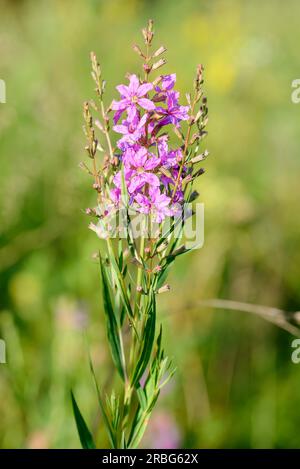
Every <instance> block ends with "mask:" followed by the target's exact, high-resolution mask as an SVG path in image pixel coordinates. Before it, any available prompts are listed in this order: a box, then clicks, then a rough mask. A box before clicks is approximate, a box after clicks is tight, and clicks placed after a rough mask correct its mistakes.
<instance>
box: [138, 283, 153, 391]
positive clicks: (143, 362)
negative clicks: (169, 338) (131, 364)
mask: <svg viewBox="0 0 300 469" xmlns="http://www.w3.org/2000/svg"><path fill="white" fill-rule="evenodd" d="M147 314H148V319H147V322H146V326H145V331H144V336H143V346H142V350H141V354H140V357H139V359H138V363H137V365H136V368H135V371H134V374H133V378H132V385H133V386H136V384H137V383H138V382H139V380H140V379H141V377H142V375H143V373H144V371H145V370H146V368H147V366H148V364H149V360H150V357H151V352H152V348H153V343H154V339H155V325H156V301H155V294H154V292H153V291H152V293H151V294H150V296H149V305H148V308H147Z"/></svg>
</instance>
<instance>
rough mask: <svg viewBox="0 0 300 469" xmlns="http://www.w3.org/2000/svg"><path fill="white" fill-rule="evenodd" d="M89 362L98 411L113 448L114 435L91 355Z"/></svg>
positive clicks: (114, 443)
mask: <svg viewBox="0 0 300 469" xmlns="http://www.w3.org/2000/svg"><path fill="white" fill-rule="evenodd" d="M89 362H90V370H91V373H92V377H93V380H94V384H95V388H96V392H97V397H98V403H99V407H100V411H101V414H102V418H103V421H104V425H105V428H106V431H107V434H108V438H109V441H110V444H111V446H112V447H113V448H116V447H117V445H116V439H115V435H114V432H113V430H112V427H111V425H110V422H109V418H108V416H107V413H106V410H105V407H104V404H103V402H102V397H101V393H100V389H99V386H98V382H97V378H96V374H95V370H94V366H93V362H92V359H91V357H89Z"/></svg>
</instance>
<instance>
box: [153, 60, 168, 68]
mask: <svg viewBox="0 0 300 469" xmlns="http://www.w3.org/2000/svg"><path fill="white" fill-rule="evenodd" d="M166 63H167V61H166V59H160V60H159V61H158V62H155V64H153V65H152V70H157V69H158V68H160V67H162V66H163V65H165V64H166Z"/></svg>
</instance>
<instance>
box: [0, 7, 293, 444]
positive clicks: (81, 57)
mask: <svg viewBox="0 0 300 469" xmlns="http://www.w3.org/2000/svg"><path fill="white" fill-rule="evenodd" d="M0 12H1V13H0V14H1V24H0V47H1V59H0V79H1V80H4V81H5V84H6V103H5V104H2V103H0V156H1V170H0V217H1V218H0V220H1V224H0V289H1V294H0V339H4V340H5V342H6V353H7V363H6V364H0V402H1V403H0V447H1V448H12V447H17V448H18V447H26V448H28V447H29V448H41V447H42V448H74V447H79V440H78V436H77V432H76V428H75V424H74V421H73V415H72V409H71V405H70V389H71V388H72V389H74V391H75V394H76V397H77V400H78V402H79V404H80V407H81V409H82V411H83V413H84V415H85V416H86V419H87V421H88V422H89V423H90V426H91V427H92V429H93V431H94V432H95V435H96V440H97V443H98V446H100V447H101V446H102V447H105V446H106V445H107V440H106V436H105V430H104V428H103V425H102V422H101V418H100V416H99V415H98V414H97V413H96V412H95V411H96V409H97V398H96V395H95V392H94V389H93V384H92V380H91V377H90V374H89V367H88V354H87V343H88V346H89V348H90V349H91V354H92V356H93V359H94V362H95V366H96V369H97V375H98V377H99V381H100V382H101V384H102V385H103V386H105V383H106V380H107V378H108V376H109V375H110V372H111V368H112V365H111V361H110V357H109V353H108V347H107V342H106V337H105V330H104V327H103V320H104V317H103V311H102V302H101V294H100V288H99V286H100V285H99V271H98V265H97V263H95V261H93V259H92V254H93V252H94V251H95V250H97V248H98V247H99V240H98V239H97V237H96V236H95V234H94V233H92V232H91V231H90V230H88V228H87V225H88V219H87V218H86V216H85V215H84V214H83V210H84V209H85V208H86V207H87V206H90V205H91V204H92V203H93V198H94V193H93V191H92V189H91V187H90V180H89V179H88V178H87V177H86V176H85V175H84V173H82V172H81V171H80V170H79V169H78V164H79V162H80V161H81V160H83V159H84V158H85V154H84V150H83V147H84V136H83V133H82V129H81V127H82V107H81V106H82V102H83V101H84V100H85V99H89V98H91V97H93V83H92V80H91V77H90V64H89V52H90V51H91V50H94V51H95V52H96V53H97V55H98V58H99V59H100V61H101V65H102V69H103V74H104V76H105V78H106V80H107V95H106V99H107V103H109V102H110V100H111V99H112V98H113V97H115V96H116V92H115V86H116V85H117V84H118V83H120V82H124V76H125V74H126V72H127V71H130V72H138V71H139V67H140V63H139V59H138V57H137V56H136V54H135V53H134V52H133V51H132V48H131V45H132V44H133V43H135V42H140V30H141V28H142V27H143V26H144V25H145V23H146V21H147V19H148V18H153V19H154V21H155V29H156V44H157V45H158V46H159V45H161V44H163V45H165V46H166V47H167V48H168V57H167V58H168V64H167V66H166V67H165V72H166V73H173V72H176V73H177V81H178V87H179V89H180V91H181V93H182V100H184V95H185V93H186V92H188V91H189V90H190V89H191V87H192V80H193V77H194V72H195V68H196V65H197V64H198V63H200V62H201V63H203V64H204V65H205V91H206V95H207V97H208V105H209V117H210V121H209V126H208V130H209V137H208V139H207V141H206V142H205V143H206V145H207V147H208V149H209V151H210V157H209V158H208V160H207V161H206V163H205V169H206V174H205V175H204V176H202V177H201V178H200V180H199V183H198V190H199V192H200V194H201V198H200V199H201V202H204V204H205V244H204V247H203V248H202V249H200V250H198V251H195V252H193V253H192V254H190V255H188V256H186V258H185V259H180V260H178V262H177V264H176V266H175V269H174V270H173V272H172V274H171V276H170V279H169V280H170V284H171V292H170V293H168V294H166V295H165V296H163V295H162V298H161V301H160V308H159V309H160V313H159V314H160V317H161V319H162V321H163V323H164V325H165V330H166V331H167V332H166V337H165V339H166V349H167V350H168V354H169V355H170V356H172V357H174V362H175V364H176V366H177V374H176V377H175V379H174V380H173V382H172V383H171V384H170V386H169V387H168V389H166V391H164V393H163V396H162V397H161V399H160V403H159V405H158V407H157V409H156V410H155V412H154V416H153V421H152V423H151V424H150V427H149V429H148V431H147V434H146V437H145V441H144V444H145V445H146V446H148V447H156V448H159V447H165V448H167V447H169V448H174V447H185V448H189V447H190V448H195V447H200V448H202V447H212V448H239V447H246V448H260V447H270V448H273V447H283V448H288V447H300V435H299V432H298V428H299V425H300V411H299V408H300V365H298V366H297V365H295V364H293V363H292V361H291V352H292V348H291V342H292V339H293V338H292V336H291V335H290V334H288V333H287V332H284V331H282V330H280V329H277V328H276V327H275V326H273V325H271V324H270V323H267V322H264V321H263V320H262V319H260V318H255V317H253V316H250V315H247V313H240V312H230V311H224V310H212V309H211V308H203V307H200V306H199V302H200V301H201V300H204V299H209V298H225V299H234V300H238V301H245V302H250V303H256V304H263V305H269V306H275V307H279V308H282V309H283V310H286V311H297V310H299V309H300V288H299V287H300V217H299V202H300V190H299V174H300V160H299V149H300V125H299V124H300V104H299V105H297V104H294V103H293V102H292V100H291V93H292V88H291V83H292V81H293V80H294V79H297V78H299V77H300V54H299V46H298V43H299V41H298V38H299V20H298V18H299V15H300V4H299V2H298V1H297V0H290V1H289V2H288V3H283V2H280V1H279V0H272V1H271V0H264V1H261V0H260V1H259V0H253V1H251V2H243V1H241V0H228V1H222V0H210V1H207V0H206V1H205V0H202V1H192V0H180V1H178V2H174V1H172V0H162V1H157V0H155V1H153V0H152V1H150V0H149V1H146V0H144V1H141V0H140V1H137V0H135V1H133V0H126V1H121V0H111V1H100V0H86V1H79V0H73V1H70V0H66V1H59V0H53V1H51V2H50V1H46V0H41V1H39V2H37V1H33V0H31V1H30V0H18V1H17V0H14V1H12V0H11V1H8V0H6V1H3V0H0Z"/></svg>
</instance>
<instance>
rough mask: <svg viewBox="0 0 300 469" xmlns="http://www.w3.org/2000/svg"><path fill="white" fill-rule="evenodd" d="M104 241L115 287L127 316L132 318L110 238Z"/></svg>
mask: <svg viewBox="0 0 300 469" xmlns="http://www.w3.org/2000/svg"><path fill="white" fill-rule="evenodd" d="M106 241H107V247H108V255H109V262H110V265H111V270H112V273H113V276H114V279H115V281H116V284H117V287H118V291H119V293H120V296H121V298H122V301H123V304H124V306H125V308H126V311H127V313H128V315H129V317H131V318H132V317H133V312H132V309H131V305H130V301H129V298H128V295H127V290H126V286H125V282H124V278H123V275H122V273H121V271H120V269H119V265H118V263H117V261H116V258H115V254H114V251H113V247H112V244H111V240H110V239H107V240H106Z"/></svg>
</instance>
